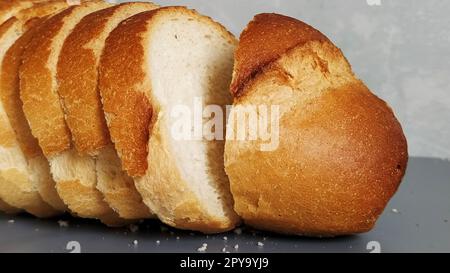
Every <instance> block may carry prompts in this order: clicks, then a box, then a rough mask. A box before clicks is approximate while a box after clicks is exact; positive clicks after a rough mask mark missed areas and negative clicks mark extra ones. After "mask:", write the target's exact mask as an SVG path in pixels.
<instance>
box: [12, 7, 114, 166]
mask: <svg viewBox="0 0 450 273" xmlns="http://www.w3.org/2000/svg"><path fill="white" fill-rule="evenodd" d="M107 6H108V5H107V4H105V3H103V2H99V1H93V2H89V3H86V4H85V5H82V6H72V7H69V8H67V9H65V10H64V11H62V12H60V13H58V14H56V15H54V16H52V17H51V18H49V19H48V20H47V21H46V22H45V23H44V24H43V26H42V27H41V28H40V30H39V32H38V33H37V34H36V35H35V36H34V37H33V39H32V40H31V42H30V43H29V44H28V46H27V48H26V49H25V52H24V54H23V56H22V65H21V67H20V72H19V74H20V96H21V99H22V102H23V109H24V112H25V116H26V117H27V120H28V122H29V124H30V127H31V130H32V133H33V135H34V136H35V137H36V138H37V139H38V141H39V145H40V146H41V148H42V150H43V152H44V154H45V155H46V156H47V157H49V156H52V155H55V154H58V153H59V152H62V151H64V150H67V149H69V148H70V146H71V135H70V131H69V129H68V127H67V125H66V122H65V118H64V112H63V110H62V108H61V104H60V101H59V97H58V94H57V91H56V86H55V85H56V84H55V83H54V79H53V76H54V74H55V73H56V71H52V70H50V69H56V68H53V67H52V68H50V69H49V67H48V62H49V59H50V57H51V52H52V48H51V47H52V46H53V39H54V38H55V37H56V36H57V35H58V33H59V32H60V30H61V29H62V28H63V26H64V24H65V20H66V19H67V18H70V16H71V15H72V14H80V13H83V14H85V12H87V11H91V12H94V11H95V10H98V9H100V8H106V7H107ZM70 19H71V18H70ZM58 42H61V41H58ZM42 109H45V111H42Z"/></svg>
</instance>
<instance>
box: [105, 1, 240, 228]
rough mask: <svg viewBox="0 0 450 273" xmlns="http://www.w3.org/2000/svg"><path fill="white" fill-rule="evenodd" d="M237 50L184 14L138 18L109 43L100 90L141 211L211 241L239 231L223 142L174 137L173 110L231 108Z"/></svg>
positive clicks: (204, 21)
mask: <svg viewBox="0 0 450 273" xmlns="http://www.w3.org/2000/svg"><path fill="white" fill-rule="evenodd" d="M235 46H236V40H235V38H234V37H233V35H232V34H230V33H229V32H228V31H227V30H226V29H225V28H224V27H222V26H221V25H220V24H218V23H216V22H214V21H213V20H211V19H210V18H209V17H205V16H202V15H200V14H198V13H197V12H195V11H192V10H189V9H186V8H184V7H165V8H160V9H157V10H154V11H149V12H145V13H141V14H138V15H135V16H133V17H131V18H130V19H128V20H125V21H123V22H122V23H121V24H120V25H119V26H118V27H117V28H116V29H114V31H113V32H112V33H111V34H110V35H109V37H108V39H107V41H106V46H105V49H104V51H103V55H102V58H101V64H100V78H99V88H100V93H101V96H102V101H103V105H104V111H105V114H106V120H107V125H108V127H109V130H110V133H111V138H112V141H113V142H114V144H115V147H116V149H117V151H118V154H119V156H120V158H121V160H122V164H123V166H124V169H125V170H127V172H128V173H129V174H130V175H131V176H133V177H134V178H135V184H136V187H137V189H138V191H139V192H140V193H141V195H142V197H143V199H144V202H145V204H147V205H148V206H149V207H150V209H151V210H152V211H154V212H155V213H156V214H157V215H158V217H159V218H160V219H161V220H162V221H163V222H165V223H167V224H169V225H171V226H174V227H177V228H182V229H191V230H198V231H202V232H205V233H214V232H221V231H226V230H229V229H232V228H233V227H234V226H235V225H236V224H238V223H239V217H238V216H237V215H236V214H235V212H234V211H233V199H232V196H231V194H230V191H229V184H228V179H227V176H226V175H225V172H224V166H223V149H224V141H222V140H213V141H206V140H204V139H203V138H200V139H197V140H195V139H184V140H178V139H177V138H175V137H173V135H172V134H171V132H172V127H173V125H174V123H175V122H176V120H175V119H174V117H173V111H174V110H175V111H176V108H177V107H178V106H181V107H183V106H187V107H189V106H191V105H192V103H193V101H194V100H195V99H196V98H198V99H199V100H200V103H201V104H202V105H210V104H214V105H217V106H219V107H218V108H219V109H222V110H223V108H224V106H225V105H226V104H229V103H231V96H230V94H229V92H228V86H229V84H230V81H231V72H232V69H233V52H234V48H235ZM191 110H193V109H191ZM223 111H224V110H223ZM200 126H202V125H200ZM188 129H189V131H190V130H191V128H188ZM216 130H219V131H220V130H221V129H219V128H216Z"/></svg>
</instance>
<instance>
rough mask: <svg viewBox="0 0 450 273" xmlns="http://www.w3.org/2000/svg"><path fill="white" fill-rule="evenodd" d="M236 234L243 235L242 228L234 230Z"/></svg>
mask: <svg viewBox="0 0 450 273" xmlns="http://www.w3.org/2000/svg"><path fill="white" fill-rule="evenodd" d="M234 233H236V234H237V235H241V234H242V229H241V228H236V229H235V230H234Z"/></svg>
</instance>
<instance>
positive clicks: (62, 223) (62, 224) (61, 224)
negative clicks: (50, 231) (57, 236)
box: [58, 220, 69, 228]
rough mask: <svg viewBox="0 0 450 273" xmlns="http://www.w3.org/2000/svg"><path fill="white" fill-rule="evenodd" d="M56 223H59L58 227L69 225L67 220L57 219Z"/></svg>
mask: <svg viewBox="0 0 450 273" xmlns="http://www.w3.org/2000/svg"><path fill="white" fill-rule="evenodd" d="M58 225H59V227H64V228H66V227H69V222H68V221H63V220H59V221H58Z"/></svg>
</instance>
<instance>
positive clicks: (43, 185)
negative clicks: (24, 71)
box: [0, 1, 68, 217]
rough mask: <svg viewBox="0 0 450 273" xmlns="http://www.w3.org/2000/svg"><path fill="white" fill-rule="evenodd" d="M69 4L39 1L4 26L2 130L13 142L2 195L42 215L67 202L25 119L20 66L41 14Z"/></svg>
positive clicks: (6, 148) (6, 154)
mask: <svg viewBox="0 0 450 273" xmlns="http://www.w3.org/2000/svg"><path fill="white" fill-rule="evenodd" d="M67 6H68V5H67V4H66V3H65V2H63V1H54V2H49V3H42V4H36V5H34V6H33V7H32V8H29V9H25V10H23V11H20V12H19V13H17V14H16V15H15V17H12V18H10V19H9V20H8V21H6V22H5V23H4V24H3V25H1V27H0V28H2V31H1V33H2V34H1V35H0V40H1V41H2V50H1V52H2V55H1V56H0V98H1V103H0V107H1V108H2V112H3V114H2V118H3V119H4V122H3V126H2V127H3V128H2V130H8V131H11V132H10V138H11V141H10V142H11V143H9V144H6V145H1V146H2V147H1V148H3V149H2V151H1V152H0V158H1V161H2V164H1V166H0V174H1V177H2V178H1V179H2V184H1V185H0V197H1V198H2V199H3V201H4V202H6V203H7V204H9V205H12V206H14V207H18V208H23V209H25V210H26V211H28V212H30V213H32V214H34V215H37V216H41V217H47V216H52V215H54V214H56V213H58V211H64V210H65V206H64V204H63V203H62V202H61V200H60V199H59V197H58V195H57V194H56V191H55V190H54V182H53V181H52V179H51V178H50V174H49V168H48V162H47V161H46V160H45V158H43V156H42V152H41V151H40V149H39V147H38V145H37V143H36V141H35V139H34V138H33V137H32V136H31V135H30V133H29V127H28V125H27V122H26V120H25V119H24V116H23V112H22V108H21V102H20V98H19V93H18V66H19V60H20V53H21V51H22V50H23V49H22V48H23V47H24V46H25V45H26V42H27V40H29V38H30V36H31V35H33V31H34V29H35V28H37V25H39V24H40V22H41V21H42V20H43V19H39V18H40V17H42V16H46V15H48V14H52V13H55V12H57V11H60V10H62V9H64V8H66V7H67Z"/></svg>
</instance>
